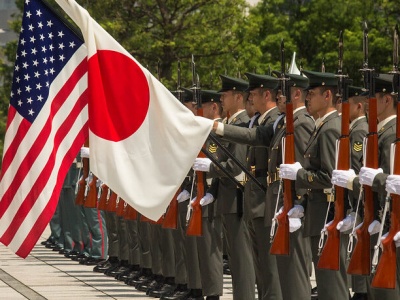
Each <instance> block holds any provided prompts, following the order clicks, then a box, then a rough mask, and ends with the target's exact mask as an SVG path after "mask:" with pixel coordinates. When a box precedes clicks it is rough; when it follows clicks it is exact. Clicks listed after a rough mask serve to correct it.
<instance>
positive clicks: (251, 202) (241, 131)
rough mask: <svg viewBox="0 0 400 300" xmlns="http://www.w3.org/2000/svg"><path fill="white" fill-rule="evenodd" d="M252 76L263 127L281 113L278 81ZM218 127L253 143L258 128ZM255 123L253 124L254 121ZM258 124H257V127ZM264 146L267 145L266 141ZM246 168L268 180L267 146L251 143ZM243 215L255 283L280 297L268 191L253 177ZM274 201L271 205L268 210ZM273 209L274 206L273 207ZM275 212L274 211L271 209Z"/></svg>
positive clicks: (262, 294) (263, 292) (263, 295)
mask: <svg viewBox="0 0 400 300" xmlns="http://www.w3.org/2000/svg"><path fill="white" fill-rule="evenodd" d="M246 76H247V77H248V78H249V87H248V91H249V93H250V94H249V101H251V103H253V106H254V110H255V111H256V112H258V113H259V114H258V118H257V119H256V120H255V122H254V124H256V126H260V127H271V128H272V125H273V123H274V122H275V120H276V119H277V117H278V115H279V110H278V108H277V107H276V93H277V88H278V84H279V81H278V79H276V78H275V77H271V76H268V75H258V74H252V73H246ZM217 125H218V127H219V130H216V133H217V134H219V135H222V136H223V137H224V139H227V140H230V141H233V142H237V143H242V144H250V145H254V144H255V143H254V141H255V139H254V136H252V135H251V134H249V132H251V133H255V129H254V130H252V131H250V129H247V128H241V127H238V126H230V125H224V124H222V123H221V124H217ZM253 126H254V125H253ZM256 126H255V127H256ZM263 146H268V145H264V144H263ZM247 168H248V169H249V170H250V171H252V173H253V174H254V175H255V177H256V178H257V180H259V181H260V182H262V183H264V184H265V186H266V182H267V169H268V148H267V147H250V148H249V150H248V155H247ZM244 199H245V201H244V219H245V221H246V223H247V226H248V228H249V232H250V244H251V247H252V249H253V260H254V267H255V271H256V283H257V290H258V296H259V299H270V298H271V297H274V299H275V298H276V299H281V298H282V296H281V289H280V285H279V278H278V276H277V273H278V272H277V266H276V257H275V256H272V255H270V254H269V246H270V243H269V239H268V232H269V231H268V226H269V228H270V226H271V219H272V217H271V218H269V222H268V223H269V224H267V227H266V226H265V223H264V216H265V211H266V208H265V206H266V205H265V203H266V202H265V192H264V191H263V190H262V189H261V188H259V187H258V186H257V185H256V184H255V183H253V182H252V181H248V182H246V185H245V196H244ZM272 206H273V204H272ZM270 208H271V205H269V206H268V209H267V210H269V209H270ZM272 210H273V208H272ZM270 215H273V212H271V213H270Z"/></svg>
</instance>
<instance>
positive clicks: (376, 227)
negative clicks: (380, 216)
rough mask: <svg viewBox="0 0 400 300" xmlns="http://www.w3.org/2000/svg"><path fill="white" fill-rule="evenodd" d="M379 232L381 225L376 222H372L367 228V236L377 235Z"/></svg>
mask: <svg viewBox="0 0 400 300" xmlns="http://www.w3.org/2000/svg"><path fill="white" fill-rule="evenodd" d="M379 230H381V223H380V222H379V221H378V220H374V221H373V222H372V223H371V224H369V226H368V232H369V235H374V234H377V233H378V232H379Z"/></svg>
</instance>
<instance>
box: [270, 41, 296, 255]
mask: <svg viewBox="0 0 400 300" xmlns="http://www.w3.org/2000/svg"><path fill="white" fill-rule="evenodd" d="M279 79H280V82H281V92H282V96H283V97H286V133H285V138H283V139H282V143H285V145H284V149H285V152H284V163H286V164H292V163H294V162H295V157H294V156H295V153H294V124H293V123H294V121H293V103H292V101H291V97H290V85H289V84H288V82H287V81H288V80H289V79H288V78H287V77H286V75H285V44H284V42H283V40H282V41H281V76H280V78H279ZM283 188H284V193H283V210H282V213H281V214H279V215H278V216H277V217H276V222H277V224H278V228H277V230H276V234H275V238H274V240H273V241H272V244H271V249H270V253H271V254H275V255H289V251H290V241H289V240H290V231H289V217H288V215H287V214H288V212H289V210H290V209H291V208H292V207H293V195H292V180H290V179H283ZM276 201H279V197H278V199H277V200H276Z"/></svg>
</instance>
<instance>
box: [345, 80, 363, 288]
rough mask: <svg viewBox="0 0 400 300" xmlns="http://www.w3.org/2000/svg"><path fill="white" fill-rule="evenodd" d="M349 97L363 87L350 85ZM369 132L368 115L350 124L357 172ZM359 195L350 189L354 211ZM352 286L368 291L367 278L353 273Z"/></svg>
mask: <svg viewBox="0 0 400 300" xmlns="http://www.w3.org/2000/svg"><path fill="white" fill-rule="evenodd" d="M348 92H349V98H351V97H355V96H359V95H361V93H362V88H359V87H354V86H349V90H348ZM367 133H368V122H367V118H366V116H361V117H359V118H357V119H356V120H353V121H352V122H351V124H350V134H349V139H350V148H351V149H350V150H351V169H353V170H354V172H355V173H356V174H358V173H359V172H360V168H361V167H362V165H363V141H364V138H365V137H366V136H367ZM358 197H359V195H358V194H357V195H356V194H355V193H353V192H352V191H349V201H350V206H351V207H352V211H354V212H355V211H356V208H357V202H358ZM362 211H363V205H362V203H360V207H359V213H360V212H362ZM351 280H352V282H351V286H352V290H353V292H355V293H367V280H366V277H365V276H359V275H352V276H351Z"/></svg>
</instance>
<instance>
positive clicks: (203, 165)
mask: <svg viewBox="0 0 400 300" xmlns="http://www.w3.org/2000/svg"><path fill="white" fill-rule="evenodd" d="M210 165H211V160H210V159H209V158H206V157H204V158H203V157H197V158H196V159H195V160H194V163H193V170H195V171H200V172H209V171H210Z"/></svg>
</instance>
